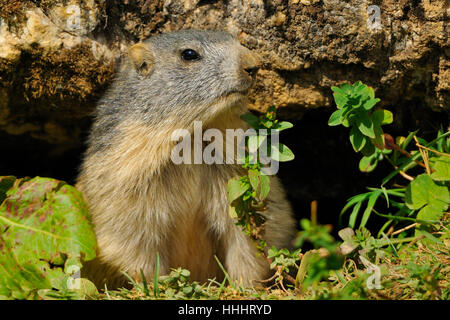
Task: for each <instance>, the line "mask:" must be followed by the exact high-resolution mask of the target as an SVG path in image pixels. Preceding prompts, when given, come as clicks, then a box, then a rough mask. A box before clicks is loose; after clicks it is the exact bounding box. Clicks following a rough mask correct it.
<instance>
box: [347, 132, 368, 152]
mask: <svg viewBox="0 0 450 320" xmlns="http://www.w3.org/2000/svg"><path fill="white" fill-rule="evenodd" d="M350 142H351V143H352V147H353V149H354V150H355V151H356V152H358V151H360V150H361V149H362V148H363V147H364V146H365V144H366V138H365V137H364V135H363V134H362V133H361V132H360V131H359V129H358V128H357V127H352V128H351V129H350Z"/></svg>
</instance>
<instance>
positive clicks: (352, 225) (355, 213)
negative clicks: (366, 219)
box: [348, 201, 363, 229]
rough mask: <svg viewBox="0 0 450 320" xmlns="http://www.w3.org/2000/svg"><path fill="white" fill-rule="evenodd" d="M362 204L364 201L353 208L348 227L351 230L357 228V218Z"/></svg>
mask: <svg viewBox="0 0 450 320" xmlns="http://www.w3.org/2000/svg"><path fill="white" fill-rule="evenodd" d="M362 203H363V202H362V201H360V202H358V203H357V204H356V205H355V206H354V207H353V210H352V213H351V214H350V219H349V222H348V226H349V227H350V228H352V229H353V228H355V224H356V218H357V217H358V213H359V210H360V209H361V206H362Z"/></svg>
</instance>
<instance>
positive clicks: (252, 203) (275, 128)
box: [228, 107, 294, 251]
mask: <svg viewBox="0 0 450 320" xmlns="http://www.w3.org/2000/svg"><path fill="white" fill-rule="evenodd" d="M241 118H242V119H243V120H244V121H246V122H247V123H248V124H249V125H250V126H251V127H253V129H255V130H257V131H256V134H255V135H250V136H247V137H245V146H246V151H247V152H246V155H245V158H244V163H243V164H242V168H243V169H244V170H245V171H246V172H247V174H246V175H241V176H240V177H237V178H233V179H231V180H230V181H229V182H228V201H229V203H230V215H231V217H232V218H234V219H236V220H237V222H236V224H237V225H239V226H241V227H242V230H243V231H244V232H245V233H246V234H247V235H248V236H250V238H251V239H253V241H254V242H255V244H256V246H257V248H258V249H259V250H260V251H264V249H265V247H266V245H267V244H266V242H265V240H264V239H263V237H262V234H263V229H264V222H265V219H264V217H263V215H261V212H262V211H264V210H265V207H266V205H267V200H266V199H267V196H268V194H269V191H270V178H269V176H267V175H265V174H264V173H263V168H264V164H263V163H262V161H261V149H263V148H265V149H264V150H267V152H266V153H267V157H268V158H270V159H271V160H272V161H289V160H292V159H293V158H294V155H293V153H292V151H291V150H290V149H289V148H288V147H287V146H285V145H284V144H281V143H278V144H275V143H274V144H272V141H271V139H272V137H271V134H272V133H278V132H280V131H282V130H286V129H289V128H291V127H292V124H291V123H289V122H286V121H278V120H277V119H276V109H275V107H270V108H269V109H268V111H267V112H266V113H265V114H264V115H261V116H259V117H257V116H255V115H253V114H251V113H247V114H244V115H242V116H241ZM267 146H270V148H267Z"/></svg>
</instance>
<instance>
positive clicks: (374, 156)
mask: <svg viewBox="0 0 450 320" xmlns="http://www.w3.org/2000/svg"><path fill="white" fill-rule="evenodd" d="M331 89H332V90H333V97H334V101H335V102H336V106H337V109H338V110H336V111H335V112H333V114H332V115H331V116H330V119H329V120H328V125H330V126H337V125H343V126H344V127H347V128H350V142H351V144H352V146H353V149H354V150H355V151H356V152H361V153H362V154H363V158H362V159H361V161H360V163H359V167H360V169H361V171H364V172H370V171H372V170H374V169H375V167H376V166H377V164H378V161H379V160H382V159H383V157H384V155H386V154H389V153H390V152H391V151H390V150H386V149H385V148H384V144H385V137H384V133H383V129H382V128H381V126H383V125H385V124H390V123H392V121H393V115H392V112H390V111H388V110H384V109H377V110H373V108H374V107H375V105H376V104H377V103H378V102H379V101H380V99H378V98H375V93H374V90H373V89H372V88H371V87H368V86H366V85H365V84H363V83H362V82H361V81H358V82H356V83H354V84H353V85H350V84H347V83H344V84H342V85H341V86H340V87H331Z"/></svg>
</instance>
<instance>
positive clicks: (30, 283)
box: [0, 177, 96, 299]
mask: <svg viewBox="0 0 450 320" xmlns="http://www.w3.org/2000/svg"><path fill="white" fill-rule="evenodd" d="M0 180H1V179H0ZM95 255H96V239H95V233H94V230H93V227H92V225H91V223H90V221H89V214H88V207H87V205H86V204H85V203H84V201H83V197H82V195H81V193H80V192H79V191H77V190H76V189H75V188H73V187H72V186H69V185H68V184H66V183H65V182H62V181H58V180H54V179H49V178H40V177H36V178H33V179H30V180H27V179H23V180H22V179H18V180H16V181H15V183H14V185H13V187H12V188H10V189H9V190H8V191H7V192H6V198H5V200H4V202H3V205H2V206H0V292H1V293H2V294H5V293H6V294H7V295H8V296H10V297H12V298H20V299H32V298H36V297H37V296H38V291H39V290H41V289H52V288H56V289H59V290H61V289H64V288H67V285H66V284H65V283H64V281H65V280H67V275H68V274H66V272H68V271H69V269H72V268H73V267H75V268H80V267H81V266H82V262H83V261H88V260H92V259H93V258H95Z"/></svg>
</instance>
